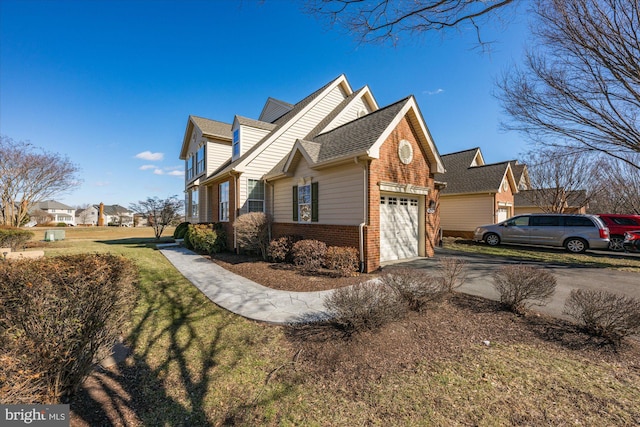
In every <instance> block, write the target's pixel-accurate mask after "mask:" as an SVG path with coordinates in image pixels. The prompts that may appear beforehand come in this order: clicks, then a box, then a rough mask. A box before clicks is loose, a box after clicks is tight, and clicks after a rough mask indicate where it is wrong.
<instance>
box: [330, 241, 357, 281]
mask: <svg viewBox="0 0 640 427" xmlns="http://www.w3.org/2000/svg"><path fill="white" fill-rule="evenodd" d="M358 262H359V258H358V250H357V249H356V248H349V247H343V246H329V247H328V248H327V253H326V254H325V258H324V264H325V266H326V267H327V268H328V269H330V270H335V271H337V272H338V274H340V275H341V276H349V275H351V274H353V273H355V272H357V271H358Z"/></svg>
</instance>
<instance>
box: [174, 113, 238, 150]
mask: <svg viewBox="0 0 640 427" xmlns="http://www.w3.org/2000/svg"><path fill="white" fill-rule="evenodd" d="M194 129H198V130H199V131H200V133H201V134H202V135H203V136H205V137H208V138H216V139H221V140H224V141H231V124H230V123H224V122H220V121H217V120H210V119H205V118H203V117H197V116H189V118H188V119H187V129H186V130H185V132H184V137H183V138H182V148H181V149H180V159H182V160H184V159H186V158H187V152H188V151H189V144H190V142H191V137H192V133H193V131H194Z"/></svg>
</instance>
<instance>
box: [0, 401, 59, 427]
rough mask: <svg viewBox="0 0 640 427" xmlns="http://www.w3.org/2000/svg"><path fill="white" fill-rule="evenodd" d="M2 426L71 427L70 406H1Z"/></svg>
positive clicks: (0, 418) (0, 421)
mask: <svg viewBox="0 0 640 427" xmlns="http://www.w3.org/2000/svg"><path fill="white" fill-rule="evenodd" d="M0 425H1V426H2V427H4V426H7V427H9V426H24V425H34V426H42V427H44V426H46V427H69V405H0Z"/></svg>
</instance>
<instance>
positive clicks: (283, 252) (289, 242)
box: [268, 234, 302, 262]
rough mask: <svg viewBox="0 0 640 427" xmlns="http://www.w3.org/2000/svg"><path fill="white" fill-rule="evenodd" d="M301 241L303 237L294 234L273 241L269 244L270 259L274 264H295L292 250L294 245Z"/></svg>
mask: <svg viewBox="0 0 640 427" xmlns="http://www.w3.org/2000/svg"><path fill="white" fill-rule="evenodd" d="M300 240H302V237H301V236H298V235H294V234H290V235H287V236H282V237H278V238H277V239H273V240H272V241H271V242H269V250H268V254H269V259H271V260H272V261H273V262H293V255H292V254H291V249H293V244H294V243H295V242H298V241H300Z"/></svg>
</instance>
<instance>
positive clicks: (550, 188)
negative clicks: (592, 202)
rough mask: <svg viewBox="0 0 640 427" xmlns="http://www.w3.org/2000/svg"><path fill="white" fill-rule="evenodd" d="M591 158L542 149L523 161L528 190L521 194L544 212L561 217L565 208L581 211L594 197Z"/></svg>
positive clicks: (594, 184) (592, 163)
mask: <svg viewBox="0 0 640 427" xmlns="http://www.w3.org/2000/svg"><path fill="white" fill-rule="evenodd" d="M591 157H592V156H589V155H588V154H586V153H584V152H576V151H574V150H571V149H567V148H554V147H550V148H542V149H538V150H534V151H530V152H529V153H527V154H525V155H524V157H523V159H522V160H523V163H525V164H526V165H527V168H528V171H529V180H530V182H531V190H527V191H523V192H522V193H523V196H524V197H526V198H528V199H529V201H530V202H531V203H533V205H534V206H537V207H539V208H540V209H542V210H543V211H544V212H553V213H562V212H564V211H565V210H566V208H567V207H568V206H576V207H583V206H586V205H587V203H588V202H589V199H590V198H591V197H593V195H594V194H596V193H598V191H599V187H598V182H599V181H598V180H596V179H595V170H596V165H595V163H594V162H593V159H592V158H591Z"/></svg>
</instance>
